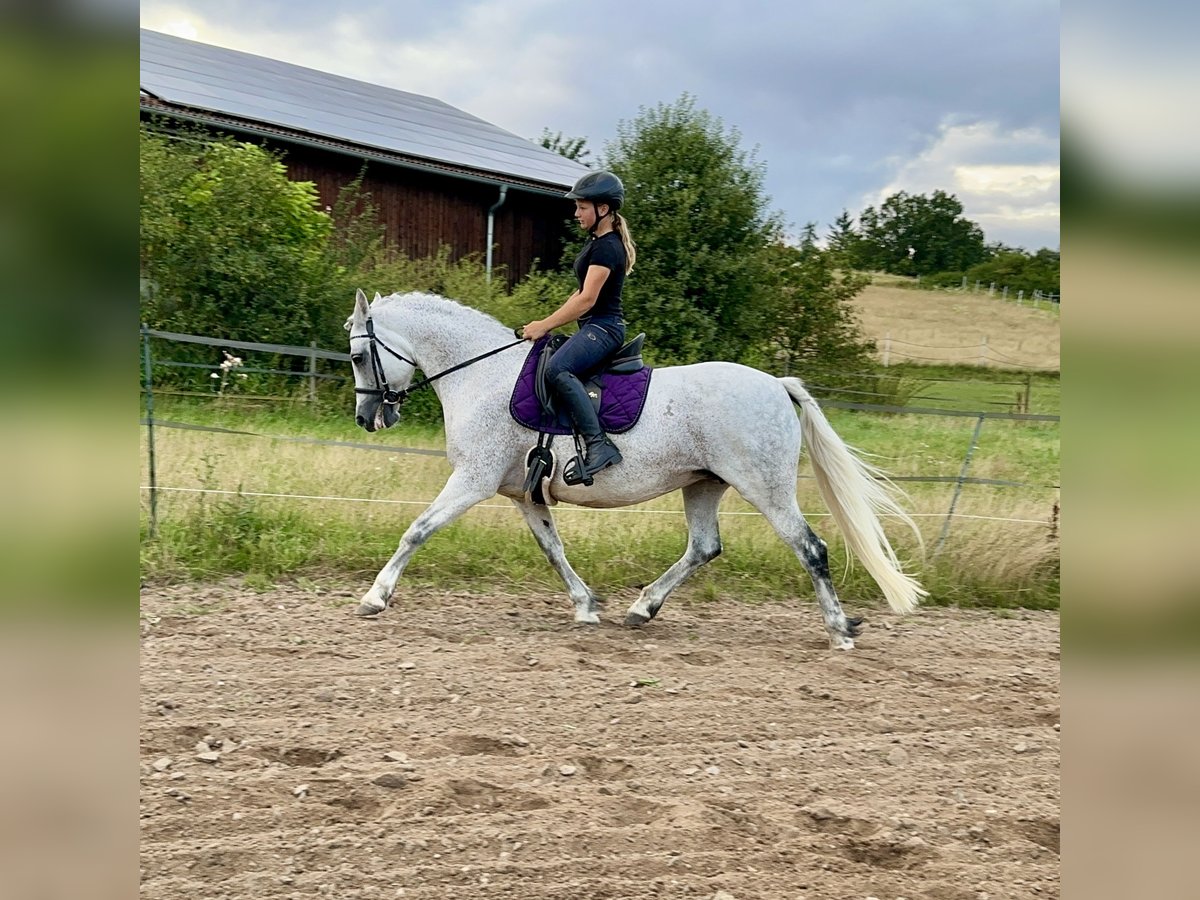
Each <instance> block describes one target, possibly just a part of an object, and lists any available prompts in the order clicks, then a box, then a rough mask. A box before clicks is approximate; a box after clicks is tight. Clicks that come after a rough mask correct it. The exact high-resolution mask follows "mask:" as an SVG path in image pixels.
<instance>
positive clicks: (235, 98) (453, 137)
mask: <svg viewBox="0 0 1200 900" xmlns="http://www.w3.org/2000/svg"><path fill="white" fill-rule="evenodd" d="M141 88H142V91H143V93H149V94H150V95H151V96H154V97H157V98H158V99H161V100H163V101H165V102H167V103H172V104H178V105H181V106H188V107H193V108H196V109H201V110H207V111H209V112H213V113H221V114H224V115H228V116H234V117H237V118H239V119H246V120H252V121H254V122H259V123H264V124H269V125H275V126H278V127H282V128H288V129H292V130H296V131H303V132H307V133H308V134H311V135H316V136H320V137H325V138H332V139H334V140H340V141H347V142H350V143H353V144H358V145H361V146H364V147H371V148H374V149H377V150H387V151H392V152H394V153H401V154H404V155H406V156H412V157H419V158H421V159H426V160H430V161H433V162H439V163H445V164H449V165H454V166H462V167H465V168H470V169H474V170H477V171H481V172H490V173H495V174H498V175H508V176H510V177H514V178H521V179H526V180H529V181H536V182H541V183H543V184H547V185H553V186H559V187H563V188H566V187H570V186H571V185H572V184H574V183H575V181H576V180H577V179H578V178H579V177H580V175H583V174H584V173H586V172H587V171H588V170H587V169H586V168H585V167H584V166H582V165H580V164H579V163H577V162H574V161H573V160H569V159H567V158H566V157H564V156H561V155H559V154H557V153H554V152H553V151H550V150H547V149H545V148H544V147H541V146H538V145H537V144H535V143H533V142H531V141H528V140H526V139H525V138H522V137H520V136H518V135H515V134H512V133H511V132H508V131H505V130H504V129H502V128H499V127H497V126H495V125H492V124H491V123H489V122H485V121H484V120H483V119H480V118H477V117H476V116H472V115H470V114H469V113H465V112H463V111H462V110H460V109H457V108H455V107H453V106H451V105H450V104H448V103H443V102H442V101H441V100H437V99H435V98H433V97H425V96H422V95H420V94H410V93H408V92H407V91H400V90H396V89H394V88H387V87H382V86H381V85H376V84H369V83H367V82H364V81H356V80H355V79H353V78H345V77H343V76H340V75H331V74H329V73H328V72H319V71H317V70H316V69H309V68H305V67H304V66H296V65H292V64H291V63H285V62H280V61H279V60H275V59H268V58H266V57H262V56H255V55H253V54H250V53H242V52H240V51H237V50H227V49H225V48H222V47H214V46H211V45H209V44H201V43H198V42H196V41H189V40H185V39H183V38H177V37H174V36H172V35H166V34H160V33H159V32H156V31H148V30H146V29H144V28H143V29H142V30H141Z"/></svg>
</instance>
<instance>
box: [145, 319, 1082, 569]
mask: <svg viewBox="0 0 1200 900" xmlns="http://www.w3.org/2000/svg"><path fill="white" fill-rule="evenodd" d="M141 340H142V393H143V395H144V396H145V404H146V415H145V416H144V417H143V418H142V419H141V420H140V424H141V425H143V426H144V427H145V428H146V430H147V453H148V467H149V484H147V485H143V486H142V489H143V490H144V491H146V492H148V494H149V501H150V534H151V536H152V537H153V536H154V535H155V534H156V533H157V528H158V496H159V494H160V493H164V492H202V493H218V494H219V493H230V494H233V493H236V494H240V495H242V496H263V497H268V496H269V497H279V498H292V499H297V500H299V499H306V500H344V501H349V502H388V503H403V504H419V505H425V503H426V501H417V500H390V501H379V500H370V499H368V498H362V497H315V496H310V495H300V494H278V493H271V494H267V493H259V492H252V491H218V490H213V489H207V488H179V487H170V486H161V485H159V484H158V473H157V464H156V450H155V435H154V433H155V429H156V428H174V429H184V430H191V431H204V432H211V433H217V434H231V435H233V434H236V435H249V436H253V437H261V438H264V439H269V440H276V441H288V442H292V443H300V444H313V445H317V446H333V447H348V448H352V449H355V450H370V451H384V452H388V453H414V454H420V455H428V456H445V453H444V451H440V450H428V449H423V448H417V447H403V446H393V445H383V444H373V443H372V444H368V443H360V442H356V441H331V440H321V439H318V438H303V437H293V436H284V435H272V434H261V433H259V432H253V431H243V430H238V429H232V428H222V427H219V426H213V425H201V424H197V423H191V422H176V421H168V420H164V419H160V418H157V417H156V415H155V412H154V396H155V389H154V370H155V369H156V368H178V367H181V366H183V367H188V368H197V369H211V370H213V371H214V372H215V371H217V370H220V369H221V364H219V363H214V364H211V365H209V364H203V363H180V362H177V361H174V360H169V359H156V358H155V356H154V354H153V350H152V346H151V341H152V340H160V341H168V342H176V343H190V344H204V345H208V346H211V347H215V348H219V349H220V350H222V351H228V350H250V351H256V352H264V353H272V354H280V355H285V356H298V357H303V358H306V359H308V360H309V365H308V367H307V370H306V371H304V372H295V371H291V370H286V369H261V368H259V369H246V371H256V372H264V373H271V374H276V375H282V376H294V377H298V378H302V379H307V382H308V396H309V399H313V398H314V397H315V391H316V383H317V381H318V380H320V379H332V380H338V381H345V380H347V376H342V375H331V374H328V373H320V372H318V371H317V362H316V361H317V360H319V359H320V360H330V361H336V362H347V363H348V362H349V361H350V356H349V354H347V353H340V352H337V351H333V350H323V349H320V348H318V347H316V346H315V345H314V346H309V347H296V346H289V345H286V344H270V343H257V342H253V341H235V340H227V339H224V338H211V337H202V336H200V335H193V334H179V333H176V332H169V331H157V330H155V329H151V328H147V327H145V326H142V329H141ZM856 374H865V373H856ZM1009 383H1010V382H1002V384H1009ZM1011 383H1012V384H1022V382H1011ZM1024 384H1026V386H1027V385H1028V382H1024ZM818 387H819V386H818ZM827 389H828V390H838V391H839V392H840V391H841V389H837V388H827ZM193 393H197V392H193ZM862 393H870V392H862ZM214 395H215V394H209V396H214ZM256 399H278V398H256ZM820 402H821V406H823V407H826V408H833V409H847V410H859V411H863V412H875V413H894V414H904V415H920V416H953V417H958V418H972V419H975V420H976V421H975V428H974V431H973V432H972V434H971V439H970V442H969V444H968V446H967V450H966V453H965V455H964V457H963V461H962V465H961V467H960V470H959V472H958V474H957V475H909V476H893V477H892V478H891V480H892V481H896V482H926V483H952V484H954V492H953V495H952V498H951V501H950V506H949V509H948V510H947V511H946V513H945V514H944V522H943V524H942V529H941V533H940V534H939V536H938V540H937V544H936V545H935V547H934V551H933V555H934V556H935V557H936V555H937V553H938V552H939V551H940V550H941V548H942V546H943V545H944V544H945V542H946V538H947V536H948V535H949V533H950V526H951V523H952V522H953V520H954V519H955V518H960V517H961V518H987V519H992V520H996V521H1007V522H1021V523H1029V524H1041V523H1040V522H1036V520H1029V519H1005V518H1002V517H994V516H988V517H981V516H963V515H962V514H959V513H957V512H956V510H957V507H958V502H959V499H960V497H961V495H962V490H963V486H964V485H968V484H973V485H993V486H998V487H1012V488H1037V489H1054V490H1057V489H1058V487H1059V486H1058V484H1031V483H1028V482H1020V481H1010V480H1004V479H996V478H976V477H973V476H971V475H970V474H969V472H970V468H971V460H972V457H973V456H974V454H975V450H976V448H977V447H978V445H979V437H980V434H981V433H982V431H983V427H984V423H985V422H987V421H989V420H992V421H1010V422H1058V421H1060V417H1059V416H1057V415H1049V414H1039V413H1029V412H1002V411H997V410H992V411H979V410H961V409H939V408H936V407H929V406H893V405H889V404H880V403H858V402H851V401H845V400H836V399H828V398H826V399H822V400H821V401H820ZM1027 403H1028V394H1026V404H1027ZM1026 408H1027V406H1026ZM808 477H811V476H808ZM1056 511H1057V504H1055V507H1054V511H1052V512H1051V514H1050V516H1049V517H1048V518H1047V519H1046V520H1045V523H1044V524H1045V525H1046V526H1047V527H1049V528H1051V529H1053V528H1055V527H1057V526H1056V515H1057V512H1056ZM605 512H618V513H619V512H642V513H646V512H654V513H660V512H663V511H660V510H630V509H623V510H606V511H605ZM747 515H753V514H751V513H747Z"/></svg>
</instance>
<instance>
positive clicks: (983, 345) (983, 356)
mask: <svg viewBox="0 0 1200 900" xmlns="http://www.w3.org/2000/svg"><path fill="white" fill-rule="evenodd" d="M987 352H988V348H987V335H986V334H985V335H984V336H983V338H982V339H981V340H980V341H979V364H980V365H981V366H986V365H987V364H988V358H987Z"/></svg>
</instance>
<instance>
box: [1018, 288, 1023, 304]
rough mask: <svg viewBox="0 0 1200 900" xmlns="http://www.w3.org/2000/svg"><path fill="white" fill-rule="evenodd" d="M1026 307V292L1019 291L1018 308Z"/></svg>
mask: <svg viewBox="0 0 1200 900" xmlns="http://www.w3.org/2000/svg"><path fill="white" fill-rule="evenodd" d="M1024 305H1025V291H1023V290H1021V291H1017V306H1024Z"/></svg>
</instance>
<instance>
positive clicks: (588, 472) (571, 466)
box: [563, 437, 622, 487]
mask: <svg viewBox="0 0 1200 900" xmlns="http://www.w3.org/2000/svg"><path fill="white" fill-rule="evenodd" d="M604 444H607V445H608V447H609V448H611V450H612V453H613V454H615V456H611V455H610V456H609V458H608V459H606V460H605V461H604V462H603V463H602V464H601V465H598V466H592V465H590V464H589V462H588V461H586V460H585V459H584V455H583V448H582V447H580V446H579V440H578V437H577V438H576V442H575V451H576V454H577V455H576V456H575V458H574V459H572V460H571V461H570V462H569V463H567V467H566V469H565V470H564V471H563V482H564V483H566V484H570V485H576V484H582V485H585V486H587V487H591V486H592V476H593V475H595V474H596V473H597V472H602V471H604V470H605V469H607V468H609V467H611V466H615V465H616V464H617V463H619V462H621V458H622V457H621V451H620V450H619V449H617V446H616V444H614V443H613V442H612V441H610V440H609V439H608V438H607V437H605V439H604V441H603V443H598V444H597V447H601V446H603V445H604Z"/></svg>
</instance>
